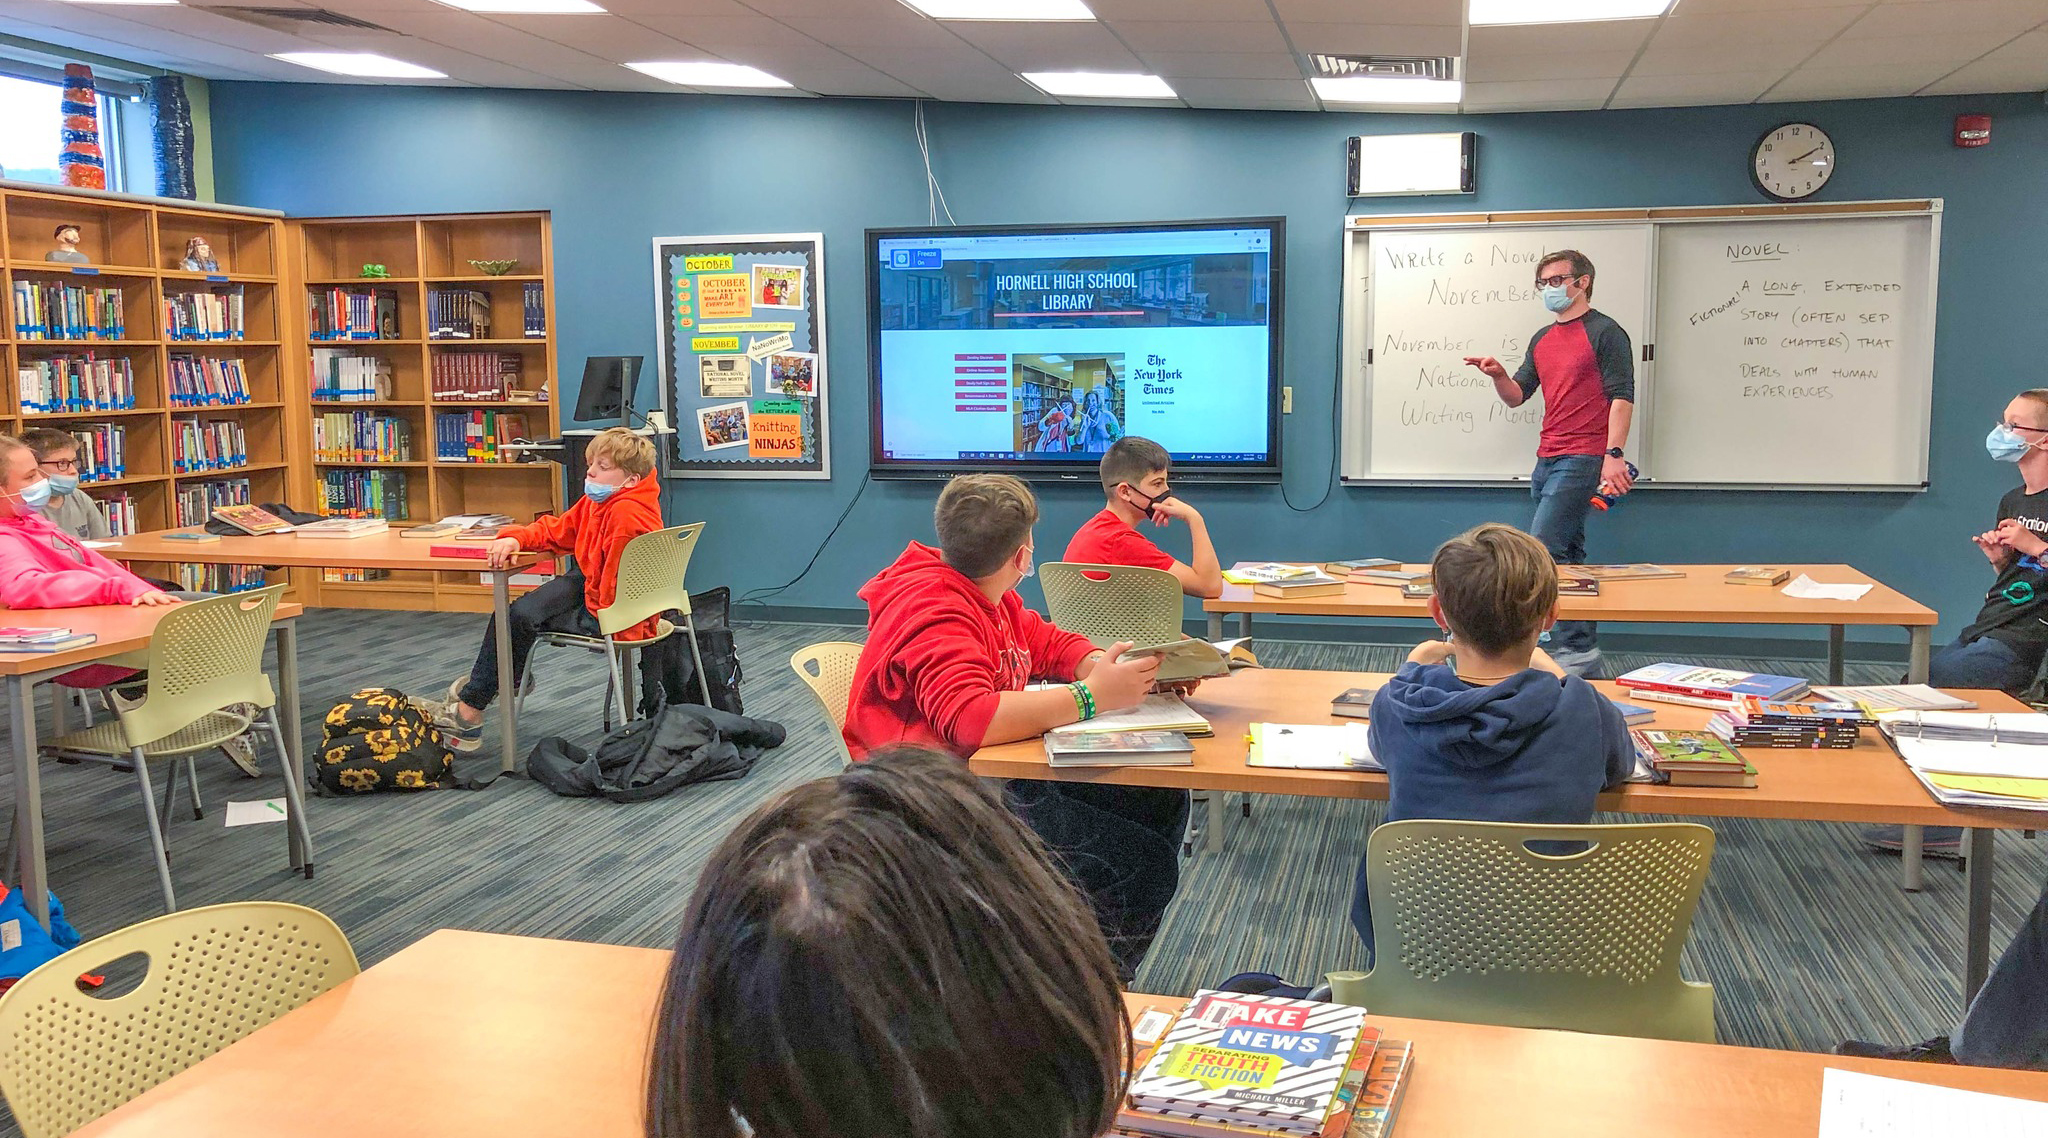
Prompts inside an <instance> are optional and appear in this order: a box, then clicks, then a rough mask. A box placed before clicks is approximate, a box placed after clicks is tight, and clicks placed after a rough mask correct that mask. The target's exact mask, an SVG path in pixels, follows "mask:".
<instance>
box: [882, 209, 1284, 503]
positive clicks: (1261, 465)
mask: <svg viewBox="0 0 2048 1138" xmlns="http://www.w3.org/2000/svg"><path fill="white" fill-rule="evenodd" d="M1282 225H1283V223H1282V221H1281V219H1279V218H1239V219H1232V220H1225V221H1194V222H1159V223H1147V224H1139V225H1116V226H1065V227H1031V228H1002V229H959V228H943V229H892V230H869V231H868V245H869V249H868V252H869V260H868V300H869V304H868V314H869V328H868V343H869V352H870V361H869V365H870V366H869V373H868V374H869V384H870V387H871V391H870V393H869V394H870V399H869V407H870V408H871V410H872V414H873V417H874V430H873V432H872V434H871V436H870V437H871V439H872V447H873V455H872V458H873V464H874V468H875V472H876V473H877V474H881V475H887V474H905V475H921V474H933V473H939V474H944V473H954V472H959V471H965V470H1009V471H1012V472H1015V473H1020V474H1027V475H1031V474H1038V475H1048V476H1057V477H1071V478H1076V479H1083V480H1091V479H1093V477H1094V467H1095V464H1096V463H1097V462H1098V461H1100V459H1101V456H1102V452H1103V451H1105V450H1107V449H1109V446H1110V444H1111V443H1113V442H1115V441H1116V440H1118V439H1120V438H1123V437H1124V436H1125V435H1140V436H1143V437H1145V438H1148V439H1151V440H1153V441H1154V442H1157V443H1159V444H1160V445H1161V446H1163V447H1165V448H1166V449H1167V451H1168V452H1169V453H1171V454H1172V455H1173V459H1174V470H1175V474H1176V476H1185V475H1193V476H1196V477H1202V476H1205V475H1206V476H1209V477H1216V478H1227V477H1243V478H1259V477H1271V476H1272V475H1274V474H1276V473H1277V472H1278V470H1279V454H1278V446H1277V439H1278V419H1277V418H1276V414H1277V411H1278V399H1277V394H1278V390H1277V389H1278V386H1279V374H1280V371H1279V364H1280V313H1281V305H1280V293H1281V280H1282V271H1281V256H1280V253H1279V250H1280V248H1281V247H1282V246H1283V245H1284V244H1285V239H1284V236H1283V230H1282Z"/></svg>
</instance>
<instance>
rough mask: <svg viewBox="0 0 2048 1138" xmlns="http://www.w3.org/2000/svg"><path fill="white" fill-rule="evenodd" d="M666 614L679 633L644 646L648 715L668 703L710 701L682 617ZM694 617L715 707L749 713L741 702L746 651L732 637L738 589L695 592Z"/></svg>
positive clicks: (643, 702) (643, 701)
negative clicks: (700, 684)
mask: <svg viewBox="0 0 2048 1138" xmlns="http://www.w3.org/2000/svg"><path fill="white" fill-rule="evenodd" d="M662 615H663V618H664V619H666V620H668V621H670V622H672V623H674V624H675V626H676V632H675V635H673V636H670V637H669V638H668V639H666V640H663V641H659V642H657V643H655V644H651V645H649V646H648V647H646V648H643V649H641V651H640V702H639V714H640V715H642V716H652V715H654V714H655V713H656V712H657V711H659V710H660V709H661V708H662V707H664V706H677V705H681V704H686V703H694V704H697V705H698V706H700V707H701V706H703V703H704V692H703V689H701V688H699V687H698V686H697V662H696V660H694V659H693V658H692V657H691V656H690V640H689V636H688V634H687V633H685V632H684V631H683V627H682V625H683V620H682V617H681V615H679V614H678V613H676V612H674V611H673V610H671V611H669V612H667V613H664V614H662ZM690 620H691V623H692V624H694V625H696V627H697V653H698V655H701V656H702V657H703V658H704V670H705V671H706V672H708V673H710V678H711V683H710V688H711V706H712V707H715V708H717V709H718V710H720V711H724V712H730V713H731V714H733V715H744V714H746V710H745V707H744V706H743V705H742V704H741V703H740V653H739V648H738V646H737V645H735V644H734V643H733V637H732V590H731V589H729V588H726V587H725V586H723V585H720V586H719V587H718V588H716V589H706V590H705V591H704V592H701V593H692V594H690Z"/></svg>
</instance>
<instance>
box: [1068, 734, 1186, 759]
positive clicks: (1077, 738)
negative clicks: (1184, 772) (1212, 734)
mask: <svg viewBox="0 0 2048 1138" xmlns="http://www.w3.org/2000/svg"><path fill="white" fill-rule="evenodd" d="M1045 761H1046V765H1048V766H1054V767H1184V766H1191V765H1193V763H1194V761H1195V745H1194V744H1193V743H1191V742H1189V741H1188V737H1187V735H1186V734H1185V733H1184V732H1180V731H1072V730H1062V731H1048V732H1046V733H1045Z"/></svg>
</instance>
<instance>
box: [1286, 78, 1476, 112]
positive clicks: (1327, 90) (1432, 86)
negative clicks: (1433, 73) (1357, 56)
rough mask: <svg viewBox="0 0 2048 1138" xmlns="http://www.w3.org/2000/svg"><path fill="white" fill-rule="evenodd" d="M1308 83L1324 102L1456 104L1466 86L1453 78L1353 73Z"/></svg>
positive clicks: (1462, 95)
mask: <svg viewBox="0 0 2048 1138" xmlns="http://www.w3.org/2000/svg"><path fill="white" fill-rule="evenodd" d="M1308 83H1309V86H1311V87H1313V88H1315V92H1316V95H1317V97H1318V98H1320V99H1322V100H1323V101H1324V102H1325V103H1414V104H1418V105H1419V104H1446V103H1448V104H1456V103H1457V101H1458V100H1459V99H1461V98H1463V97H1464V95H1465V85H1464V84H1463V83H1461V82H1459V81H1458V80H1456V79H1417V78H1413V77H1411V76H1406V75H1399V76H1394V75H1354V76H1347V77H1345V78H1342V79H1311V80H1309V81H1308Z"/></svg>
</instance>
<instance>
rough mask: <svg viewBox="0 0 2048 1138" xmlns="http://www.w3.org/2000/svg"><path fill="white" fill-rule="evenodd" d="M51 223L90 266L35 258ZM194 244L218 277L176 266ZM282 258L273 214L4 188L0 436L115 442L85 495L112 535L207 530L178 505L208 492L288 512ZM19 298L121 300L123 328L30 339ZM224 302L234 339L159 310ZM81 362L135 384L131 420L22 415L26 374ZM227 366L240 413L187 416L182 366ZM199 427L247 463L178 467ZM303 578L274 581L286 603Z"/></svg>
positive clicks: (229, 407)
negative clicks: (38, 291)
mask: <svg viewBox="0 0 2048 1138" xmlns="http://www.w3.org/2000/svg"><path fill="white" fill-rule="evenodd" d="M60 224H72V225H77V226H78V227H79V230H80V237H81V241H80V244H79V249H80V251H81V252H83V253H84V254H85V255H86V256H87V257H89V258H91V263H90V264H86V265H73V264H67V263H62V262H52V261H45V260H44V259H43V254H45V253H46V252H49V251H50V250H52V249H54V248H55V247H56V242H55V241H54V240H52V237H53V231H54V230H55V229H56V227H57V226H58V225H60ZM194 236H200V237H205V238H206V239H207V240H208V242H209V243H210V244H211V245H212V246H213V252H214V256H215V258H216V259H217V260H218V261H219V262H220V265H221V269H220V271H219V272H211V273H209V272H192V271H187V270H184V269H181V268H180V267H179V262H180V261H181V260H182V259H183V258H184V256H185V245H186V242H187V240H188V239H190V238H191V237H194ZM283 250H284V231H283V217H282V215H281V214H279V213H277V212H275V211H269V210H255V209H243V208H239V207H220V208H214V207H209V206H200V205H196V204H194V203H191V202H185V201H178V200H174V199H167V198H141V197H135V196H131V195H121V194H107V193H101V192H96V191H91V190H70V189H63V188H59V187H54V186H37V185H32V184H29V183H21V182H0V283H4V285H5V287H4V289H0V362H4V364H5V366H6V367H7V375H8V376H10V377H11V378H12V380H13V382H11V383H8V384H6V385H5V388H6V390H5V392H4V395H0V430H4V431H5V432H6V433H8V434H20V433H21V432H22V431H24V430H27V429H30V428H33V427H54V428H57V429H60V430H67V431H91V430H93V429H95V428H118V429H120V430H121V431H123V432H124V434H123V439H124V442H125V447H124V450H125V455H124V457H125V462H124V464H123V466H122V468H121V469H119V470H118V471H113V472H109V473H108V474H107V476H105V477H101V478H97V479H95V480H93V481H89V482H86V483H85V484H84V487H83V489H84V492H85V493H87V494H90V495H91V496H92V497H93V498H95V499H96V500H98V501H100V502H101V504H102V505H103V506H108V507H109V509H108V511H107V512H108V514H109V517H110V519H111V520H112V521H113V523H114V525H115V532H117V533H119V532H123V531H124V530H132V531H133V532H142V531H147V530H160V529H168V528H171V527H173V526H178V525H185V524H198V523H200V522H203V521H205V517H204V516H203V513H202V514H201V515H200V516H191V515H189V514H188V515H187V516H185V517H180V515H179V503H180V498H181V494H182V495H185V496H187V497H189V496H190V495H192V494H193V493H194V492H197V493H199V494H202V495H203V494H204V493H205V491H206V488H207V487H208V486H209V485H212V486H216V487H218V486H220V485H222V484H239V483H240V482H243V481H246V485H247V500H249V501H253V502H278V501H287V502H288V501H291V500H292V496H291V495H290V494H289V493H288V492H287V490H288V488H290V487H292V486H293V481H292V478H291V475H290V472H291V469H292V467H293V464H294V459H293V454H294V452H293V451H292V450H291V449H290V446H289V444H288V441H287V438H288V434H289V430H288V428H289V422H290V419H291V412H290V410H289V408H290V407H291V406H292V403H291V397H292V392H291V391H288V390H287V389H286V385H285V384H284V383H283V377H282V373H281V370H280V366H281V365H280V358H279V357H280V353H281V352H282V350H283V349H282V343H283V341H284V337H285V335H286V330H285V328H284V327H283V326H282V323H281V313H280V310H279V309H280V300H279V292H278V290H279V287H280V286H279V283H278V267H279V265H280V264H281V263H282V257H283ZM18 286H31V287H33V286H54V287H74V288H84V289H88V290H98V289H109V290H118V292H119V294H120V305H121V311H122V317H123V326H122V327H121V328H120V329H119V330H118V334H117V335H110V336H103V335H98V334H67V333H66V332H65V330H63V329H42V330H37V329H34V328H31V327H29V326H28V324H29V321H30V319H31V315H32V313H31V310H30V309H29V308H28V306H26V305H24V304H23V303H22V298H21V296H20V295H19V294H18V293H17V287H18ZM230 292H238V293H239V297H240V302H241V305H242V309H243V317H242V322H241V323H242V327H241V329H240V331H239V333H238V334H236V333H230V334H229V336H230V337H231V338H211V339H204V340H195V339H187V338H184V337H181V336H178V335H175V334H174V332H173V330H172V328H170V327H168V326H167V325H168V320H167V312H166V303H167V302H173V303H176V302H181V301H183V299H184V298H187V297H190V296H192V295H193V294H200V295H204V296H211V295H217V294H219V293H230ZM88 357H89V358H90V359H92V360H94V361H110V362H117V363H118V364H119V365H123V366H125V367H126V368H127V370H128V371H129V372H130V373H131V374H132V375H133V379H134V405H133V406H132V407H127V406H123V407H99V408H90V409H88V408H84V407H58V408H56V409H42V408H41V407H40V406H31V405H30V403H29V401H28V399H27V398H26V386H25V385H26V384H27V382H28V380H29V376H27V375H25V374H24V373H25V372H27V373H33V372H35V371H36V370H37V369H38V368H39V366H47V365H53V364H57V363H59V362H62V361H67V360H70V361H82V360H84V359H85V358H88ZM228 363H232V364H233V365H235V366H237V367H239V369H240V370H241V372H242V374H243V376H244V382H245V385H246V388H247V399H246V401H243V402H240V403H233V404H229V403H208V404H192V403H187V402H185V401H182V400H181V399H180V398H179V397H178V396H177V395H176V394H174V392H173V390H172V377H173V375H174V374H177V373H180V372H182V371H183V370H184V369H185V368H186V367H187V366H188V365H189V366H194V367H198V368H201V369H202V370H203V369H204V368H205V367H206V366H207V365H208V364H211V365H213V366H215V367H219V366H220V365H222V364H228ZM195 421H196V422H197V423H200V424H208V425H212V424H221V425H231V426H232V427H233V428H238V429H239V431H240V432H241V435H242V437H243V438H244V439H245V440H246V445H245V450H244V455H245V461H242V462H239V463H236V464H234V465H233V466H231V467H222V466H219V465H214V466H210V467H209V466H207V465H205V464H204V463H192V462H187V463H182V464H181V463H180V462H179V456H178V452H177V450H176V447H177V444H178V440H179V437H180V434H181V429H182V428H184V427H185V425H186V424H187V423H189V422H195ZM81 457H84V455H83V454H81ZM181 465H182V466H183V467H185V468H184V469H180V467H181ZM124 505H125V507H127V508H122V507H123V506H124ZM131 514H132V522H130V521H129V518H130V516H131ZM191 568H193V569H201V570H202V571H203V567H198V566H194V567H191ZM136 569H137V571H138V572H142V573H145V574H147V575H149V576H153V577H162V578H167V579H172V580H176V579H178V578H179V576H180V571H179V567H177V566H174V565H168V564H164V565H146V564H138V565H137V566H136ZM306 577H307V574H306V572H305V571H303V570H297V571H290V572H280V573H276V574H272V575H271V577H270V581H271V582H273V583H274V582H277V581H287V582H289V583H290V584H291V585H292V586H293V590H292V593H291V594H290V599H293V600H300V601H303V600H306V599H307V598H306V597H305V596H304V595H303V594H304V591H305V590H304V585H305V579H306ZM250 583H251V584H252V585H255V584H262V583H263V582H262V581H261V580H255V581H251V582H250ZM193 584H195V585H201V586H202V587H203V586H204V585H206V584H207V582H202V581H195V582H193Z"/></svg>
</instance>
